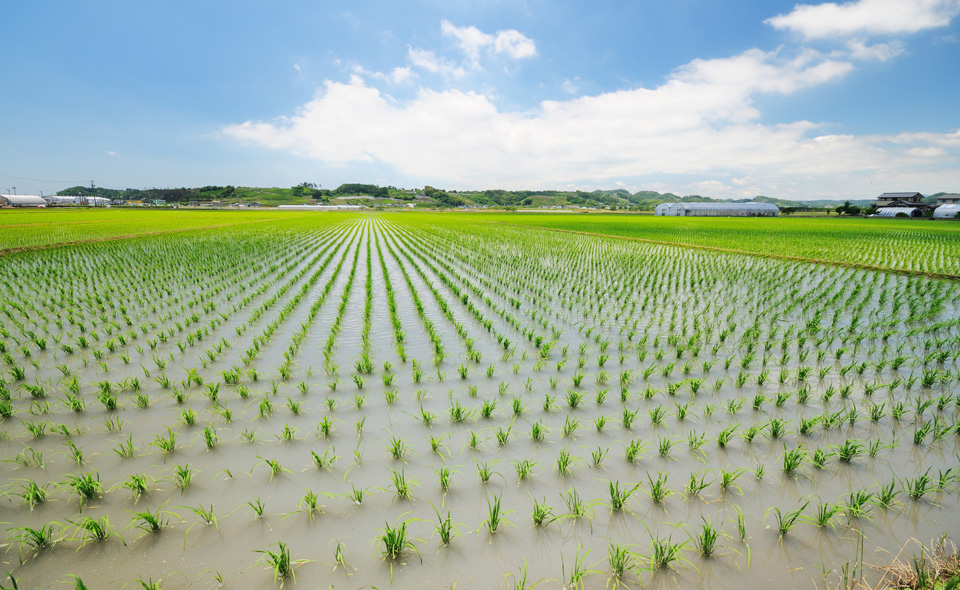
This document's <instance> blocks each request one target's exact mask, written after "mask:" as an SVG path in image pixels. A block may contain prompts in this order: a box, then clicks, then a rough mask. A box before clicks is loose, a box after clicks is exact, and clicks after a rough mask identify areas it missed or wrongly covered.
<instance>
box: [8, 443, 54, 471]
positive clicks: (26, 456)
mask: <svg viewBox="0 0 960 590" xmlns="http://www.w3.org/2000/svg"><path fill="white" fill-rule="evenodd" d="M4 461H6V462H9V463H16V464H18V465H20V466H22V467H36V468H37V469H43V468H44V467H45V465H46V464H45V462H44V460H43V451H37V450H35V449H31V448H29V447H27V448H25V449H23V450H22V451H20V452H19V453H18V454H17V455H15V456H14V457H13V458H12V459H4Z"/></svg>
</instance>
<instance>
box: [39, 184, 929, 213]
mask: <svg viewBox="0 0 960 590" xmlns="http://www.w3.org/2000/svg"><path fill="white" fill-rule="evenodd" d="M57 194H58V195H83V196H97V197H106V198H108V199H112V200H124V201H141V202H144V203H153V202H154V201H158V200H163V201H166V202H167V203H168V204H182V205H187V204H189V203H191V202H196V203H200V204H206V203H210V202H213V201H220V202H223V203H250V202H258V203H261V204H263V205H265V206H276V205H294V204H311V203H315V204H325V203H347V202H350V203H354V204H363V205H373V206H376V205H390V204H393V205H402V204H407V203H409V204H414V205H416V206H417V207H461V206H485V207H517V208H529V207H572V206H579V207H596V208H616V209H639V210H651V209H653V208H654V207H656V206H657V205H659V204H660V203H672V202H722V201H723V199H714V198H711V197H705V196H701V195H685V196H679V195H675V194H673V193H659V192H656V191H638V192H635V193H631V192H630V191H627V190H624V189H618V190H595V191H591V192H586V191H557V190H540V191H512V190H502V189H490V190H482V191H456V190H443V189H438V188H434V187H432V186H425V187H423V188H414V189H400V188H397V187H394V186H379V185H376V184H363V183H345V184H341V185H340V186H338V187H337V188H335V189H325V188H321V187H320V186H319V185H317V184H314V183H310V182H303V183H300V184H298V185H296V186H292V187H289V188H278V187H269V188H267V187H241V186H232V185H227V186H215V185H208V186H202V187H193V188H187V187H180V188H150V189H135V188H127V189H122V190H121V189H110V188H101V187H96V188H90V187H85V186H74V187H70V188H67V189H64V190H62V191H60V192H58V193H57ZM934 197H935V195H934V196H931V197H928V198H934ZM873 199H874V197H872V196H870V197H865V198H863V199H850V202H851V203H852V204H854V205H868V204H870V203H872V202H873ZM745 201H758V202H764V203H773V204H775V205H777V206H779V207H781V208H787V207H818V208H822V207H836V206H838V205H842V204H843V202H844V201H842V200H835V199H833V200H818V199H810V200H804V201H789V200H786V199H776V198H770V197H766V196H763V195H759V196H756V197H754V198H752V199H738V200H736V201H734V202H745Z"/></svg>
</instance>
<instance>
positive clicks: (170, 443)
mask: <svg viewBox="0 0 960 590" xmlns="http://www.w3.org/2000/svg"><path fill="white" fill-rule="evenodd" d="M150 444H152V445H153V446H155V447H157V448H158V449H160V450H161V451H163V452H164V453H166V454H169V453H172V452H174V451H176V450H177V435H176V433H175V432H173V431H172V430H170V428H169V427H167V436H166V437H164V436H161V435H159V434H158V435H156V437H155V438H154V440H153V442H152V443H150Z"/></svg>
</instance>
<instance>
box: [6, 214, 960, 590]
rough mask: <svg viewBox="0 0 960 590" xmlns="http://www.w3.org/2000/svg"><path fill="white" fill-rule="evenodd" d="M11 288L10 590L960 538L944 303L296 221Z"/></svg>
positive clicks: (616, 250)
mask: <svg viewBox="0 0 960 590" xmlns="http://www.w3.org/2000/svg"><path fill="white" fill-rule="evenodd" d="M0 283H2V293H3V294H2V296H0V345H2V349H0V358H2V360H0V371H2V375H3V379H4V385H3V390H2V391H0V394H2V397H4V398H5V399H4V400H3V401H2V402H0V410H2V413H3V415H4V419H3V422H2V424H0V436H2V440H0V455H2V456H3V458H4V459H5V461H4V462H3V463H0V474H2V482H3V485H4V487H3V491H4V495H3V497H2V500H0V501H2V503H0V521H2V522H3V525H2V526H3V529H4V539H3V548H2V551H3V552H2V561H3V563H2V568H3V569H4V570H5V571H9V572H10V573H11V575H12V576H14V577H15V578H16V580H17V581H18V582H19V584H20V588H65V587H74V586H75V584H76V582H75V580H76V579H77V578H79V579H82V581H83V583H84V584H86V585H87V586H89V587H90V588H121V587H141V583H146V584H154V585H155V587H162V588H170V589H172V588H217V587H220V586H221V585H222V586H224V587H232V588H251V587H270V586H271V585H274V584H275V585H280V584H281V583H283V585H284V586H302V587H308V588H313V587H328V586H330V587H335V588H362V587H370V588H372V587H377V588H385V587H396V588H453V587H457V588H502V587H508V586H509V587H532V586H533V585H534V584H536V583H537V582H538V581H539V582H540V586H538V587H546V588H556V587H567V588H573V587H578V588H579V587H585V588H606V587H610V586H611V585H614V584H623V585H625V586H627V587H639V586H640V585H641V584H642V585H643V586H644V587H654V588H675V587H688V586H689V585H691V584H697V585H698V586H699V587H704V588H738V589H739V588H767V587H772V586H777V587H810V588H812V587H815V586H816V585H817V584H819V587H838V584H839V575H840V571H841V569H842V568H843V567H844V565H847V566H848V567H849V564H851V563H854V562H855V561H856V560H857V559H858V555H859V552H858V547H859V546H860V544H861V543H862V547H863V552H862V554H863V560H864V562H866V564H882V563H885V562H887V561H889V558H890V556H889V555H887V554H886V553H884V552H883V550H893V551H895V550H896V549H897V548H898V547H900V546H901V545H902V544H903V543H904V542H905V541H906V540H907V539H909V538H911V537H915V538H917V539H920V540H923V541H928V540H930V539H933V538H935V537H938V536H939V535H941V534H942V533H955V532H956V528H957V527H956V524H957V523H958V522H960V503H958V494H957V492H958V487H960V482H958V479H957V475H960V472H958V471H957V470H958V468H960V461H958V455H957V454H958V444H957V443H958V433H960V430H958V417H960V406H958V402H960V396H958V386H957V383H958V378H960V372H958V367H957V352H958V350H960V331H958V328H957V323H958V317H960V288H958V286H957V284H956V283H955V282H949V281H940V280H931V279H926V278H918V277H910V276H902V275H894V274H886V273H881V272H872V271H864V270H856V269H850V268H840V267H835V266H829V265H819V264H803V263H793V262H785V261H782V260H771V259H765V258H761V257H746V256H735V255H728V254H717V253H711V252H703V251H698V250H695V249H688V248H675V247H671V246H658V245H647V244H637V243H623V242H620V241H616V240H610V239H605V238H593V237H588V236H577V235H570V234H556V233H552V232H549V231H542V230H536V229H519V228H507V227H498V226H493V225H489V226H488V225H487V224H483V223H475V222H471V221H470V220H469V219H467V220H453V219H446V218H443V217H439V216H416V215H393V216H391V215H381V216H367V215H356V216H336V215H330V216H325V215H324V216H321V215H311V216H303V217H297V218H293V219H284V220H277V221H275V222H266V223H262V224H256V226H255V227H232V228H223V229H215V230H209V231H205V232H202V233H200V232H198V233H183V234H177V235H171V236H159V237H144V238H137V239H130V240H122V241H118V242H111V243H102V244H88V245H79V246H71V247H64V248H54V249H50V250H43V251H37V252H27V253H22V254H16V255H12V256H8V257H6V258H4V259H2V260H0ZM403 534H405V535H406V537H405V539H404V538H403V537H402V535H403ZM398 536H399V537H400V539H399V540H398ZM384 537H388V538H392V539H393V540H394V541H395V543H394V544H393V545H392V546H391V545H389V544H387V543H386V542H385V541H384ZM404 541H406V542H404ZM287 552H289V560H290V563H289V567H285V562H284V558H286V557H287ZM865 576H866V577H867V579H870V578H871V576H874V577H875V576H876V573H875V572H874V571H873V570H870V569H869V568H868V569H867V571H866V573H865ZM147 587H154V586H147Z"/></svg>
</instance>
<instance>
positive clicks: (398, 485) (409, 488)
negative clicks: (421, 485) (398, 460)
mask: <svg viewBox="0 0 960 590" xmlns="http://www.w3.org/2000/svg"><path fill="white" fill-rule="evenodd" d="M391 472H392V473H391V475H390V483H392V484H393V491H394V493H395V494H396V495H397V498H399V499H401V500H412V499H413V489H414V486H416V480H414V479H413V478H410V479H407V476H406V472H405V470H402V469H401V470H400V471H396V470H393V469H391Z"/></svg>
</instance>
